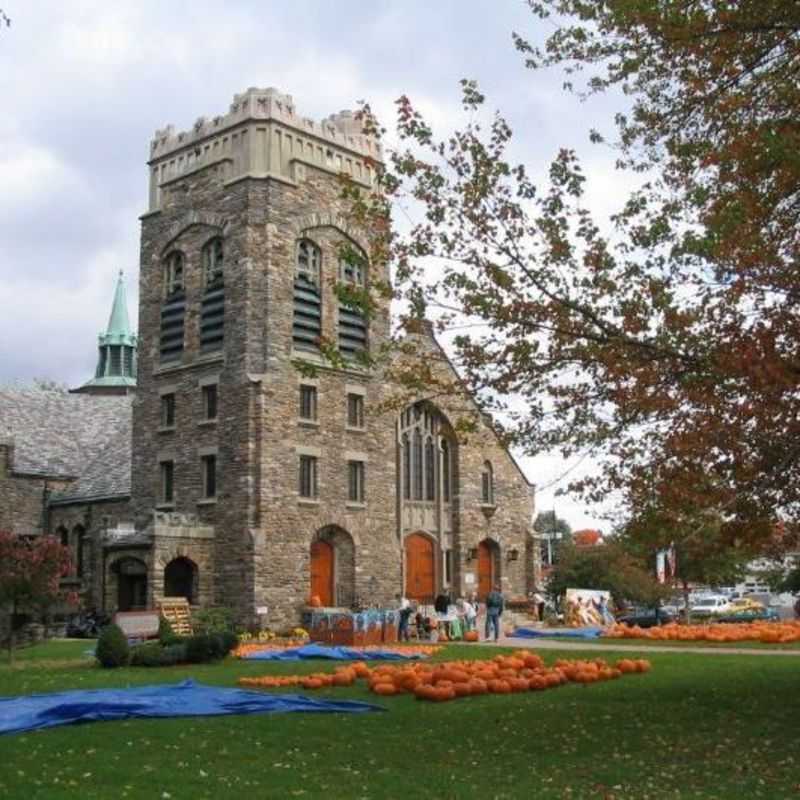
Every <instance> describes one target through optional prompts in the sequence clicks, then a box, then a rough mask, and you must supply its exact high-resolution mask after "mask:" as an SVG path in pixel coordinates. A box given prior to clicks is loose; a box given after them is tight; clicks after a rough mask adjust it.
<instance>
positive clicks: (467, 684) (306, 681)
mask: <svg viewBox="0 0 800 800" xmlns="http://www.w3.org/2000/svg"><path fill="white" fill-rule="evenodd" d="M649 669H650V662H649V661H647V660H646V659H621V660H620V661H618V662H617V663H616V664H615V665H614V666H611V665H609V664H608V663H607V662H606V661H604V660H603V659H593V660H590V661H586V660H565V659H560V660H558V661H556V662H555V663H554V665H553V666H552V667H546V666H545V664H544V662H543V661H542V659H541V658H540V657H539V656H538V655H536V654H535V653H530V652H528V651H525V650H522V651H518V652H515V653H514V654H512V655H510V656H505V655H499V656H495V657H494V658H492V659H490V660H489V659H478V660H474V661H473V660H468V661H445V662H442V663H439V664H429V663H414V664H401V665H396V664H380V665H379V666H377V667H375V668H370V667H369V666H367V664H366V663H364V662H363V661H357V662H355V663H353V664H350V665H349V666H341V667H338V668H337V669H336V670H335V671H334V672H333V673H324V672H318V673H314V674H313V675H307V676H300V675H284V676H280V675H276V676H264V677H261V678H240V679H239V684H240V685H241V686H247V687H254V688H262V689H263V688H268V689H271V688H277V687H284V686H300V687H302V688H303V689H322V688H327V687H335V686H352V685H353V684H354V683H355V682H356V681H357V680H358V679H364V680H366V681H367V684H368V686H369V689H370V691H371V692H373V693H374V694H377V695H381V696H384V697H385V696H391V695H397V694H413V695H414V696H415V697H416V698H417V700H428V701H433V702H445V701H448V700H455V699H456V698H459V697H469V696H476V695H483V694H512V693H515V692H528V691H542V690H544V689H552V688H555V687H557V686H561V685H563V684H565V683H569V682H574V683H581V684H589V683H596V682H598V681H606V680H613V679H615V678H620V677H621V676H622V675H624V674H626V673H634V672H647V671H648V670H649Z"/></svg>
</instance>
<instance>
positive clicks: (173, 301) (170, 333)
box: [160, 250, 186, 361]
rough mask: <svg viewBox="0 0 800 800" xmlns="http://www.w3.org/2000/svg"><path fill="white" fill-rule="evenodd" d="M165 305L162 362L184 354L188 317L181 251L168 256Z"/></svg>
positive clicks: (165, 272) (162, 331)
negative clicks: (184, 338)
mask: <svg viewBox="0 0 800 800" xmlns="http://www.w3.org/2000/svg"><path fill="white" fill-rule="evenodd" d="M164 295H165V300H164V305H163V306H162V307H161V338H160V352H161V360H162V361H171V360H173V359H177V358H180V357H181V354H182V353H183V325H184V318H185V316H186V294H185V292H184V257H183V253H182V252H181V251H180V250H173V251H172V252H171V253H168V254H167V257H166V259H165V262H164Z"/></svg>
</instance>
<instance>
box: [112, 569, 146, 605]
mask: <svg viewBox="0 0 800 800" xmlns="http://www.w3.org/2000/svg"><path fill="white" fill-rule="evenodd" d="M113 570H114V572H115V573H116V575H117V610H118V611H138V610H140V609H143V608H147V565H146V564H145V563H144V561H141V560H140V559H138V558H131V557H127V558H121V559H120V560H119V561H117V562H116V563H115V564H114V566H113Z"/></svg>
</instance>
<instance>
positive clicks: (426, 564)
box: [405, 533, 436, 603]
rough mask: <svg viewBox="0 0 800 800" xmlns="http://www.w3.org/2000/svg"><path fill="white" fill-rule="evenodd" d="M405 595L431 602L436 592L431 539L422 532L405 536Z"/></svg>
mask: <svg viewBox="0 0 800 800" xmlns="http://www.w3.org/2000/svg"><path fill="white" fill-rule="evenodd" d="M405 555H406V597H408V598H409V599H410V600H416V601H417V602H420V603H431V602H433V596H434V594H436V566H435V561H434V557H433V540H432V539H430V538H429V537H428V536H425V535H424V534H422V533H412V534H411V535H410V536H407V537H406V541H405Z"/></svg>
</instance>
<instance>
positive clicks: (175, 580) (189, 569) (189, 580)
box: [164, 556, 197, 603]
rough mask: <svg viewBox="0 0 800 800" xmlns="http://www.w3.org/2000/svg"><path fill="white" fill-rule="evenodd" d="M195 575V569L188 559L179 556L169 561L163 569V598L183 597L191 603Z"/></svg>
mask: <svg viewBox="0 0 800 800" xmlns="http://www.w3.org/2000/svg"><path fill="white" fill-rule="evenodd" d="M196 574H197V567H196V566H195V564H194V562H193V561H190V560H189V559H188V558H184V557H183V556H181V557H180V558H175V559H173V560H172V561H170V562H169V564H167V566H166V567H165V568H164V596H165V597H185V598H186V599H187V601H188V602H189V603H192V602H193V600H194V584H195V577H196Z"/></svg>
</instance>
